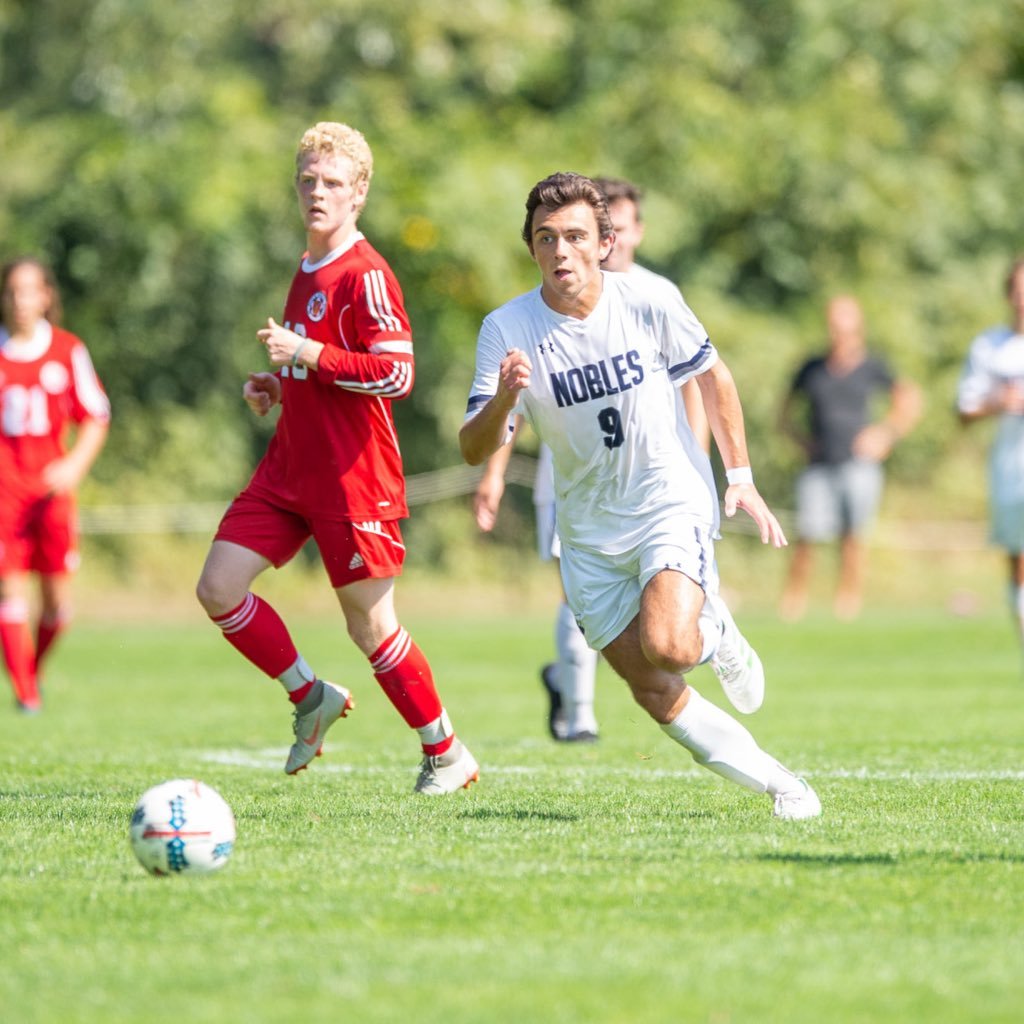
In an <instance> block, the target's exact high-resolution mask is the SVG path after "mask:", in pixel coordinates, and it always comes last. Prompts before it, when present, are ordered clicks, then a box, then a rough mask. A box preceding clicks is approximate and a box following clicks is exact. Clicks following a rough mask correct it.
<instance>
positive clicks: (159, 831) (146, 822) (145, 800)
mask: <svg viewBox="0 0 1024 1024" xmlns="http://www.w3.org/2000/svg"><path fill="white" fill-rule="evenodd" d="M130 835H131V841H132V849H133V850H134V851H135V856H136V857H138V858H139V863H140V864H141V865H142V866H143V867H144V868H145V869H146V870H147V871H148V872H149V873H150V874H151V875H180V874H193V875H199V874H206V873H207V872H209V871H216V870H217V869H218V868H221V867H223V866H224V865H225V864H226V863H227V860H228V857H230V856H231V850H232V848H233V847H234V845H235V816H234V815H233V814H232V813H231V808H230V807H228V805H227V804H226V803H225V802H224V798H223V797H222V796H221V795H220V793H218V792H217V791H216V790H215V789H213V788H212V787H211V786H207V785H206V784H205V783H203V782H199V781H198V779H173V780H172V781H170V782H162V783H161V784H160V785H159V786H153V788H152V789H147V790H146V792H145V793H143V794H142V796H141V797H140V798H139V802H138V803H137V804H136V805H135V811H134V812H133V813H132V823H131V828H130Z"/></svg>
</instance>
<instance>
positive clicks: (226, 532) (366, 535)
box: [214, 491, 405, 589]
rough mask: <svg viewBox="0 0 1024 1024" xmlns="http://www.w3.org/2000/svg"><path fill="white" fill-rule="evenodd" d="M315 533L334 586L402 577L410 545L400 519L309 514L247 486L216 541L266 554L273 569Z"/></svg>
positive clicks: (235, 501) (219, 530)
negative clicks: (368, 519) (365, 519)
mask: <svg viewBox="0 0 1024 1024" xmlns="http://www.w3.org/2000/svg"><path fill="white" fill-rule="evenodd" d="M310 537H312V538H313V539H314V540H315V541H316V546H317V547H318V548H319V549H320V558H321V560H322V561H323V563H324V568H325V569H326V570H327V577H328V579H329V580H330V581H331V586H332V587H334V588H335V589H337V588H339V587H345V586H348V584H350V583H355V582H357V581H358V580H365V579H388V578H390V577H392V576H400V575H401V573H402V563H403V562H404V561H405V545H404V544H403V543H402V531H401V530H400V529H399V526H398V522H397V520H389V521H386V522H372V523H370V522H367V523H349V522H345V521H344V520H338V519H319V518H312V519H306V518H305V517H304V516H301V515H299V514H298V513H297V512H292V511H291V510H290V509H286V508H282V507H281V506H279V505H275V504H274V503H273V502H270V501H267V500H266V499H265V498H262V497H258V496H256V495H254V494H251V493H250V492H249V491H242V493H241V494H239V495H238V497H237V498H235V500H234V501H233V502H232V503H231V504H230V505H229V506H228V509H227V511H226V512H225V513H224V518H223V519H221V521H220V526H219V527H218V528H217V534H216V536H215V537H214V540H226V541H230V542H231V543H232V544H238V545H240V546H241V547H243V548H248V549H249V550H250V551H255V552H256V554H258V555H262V556H263V557H264V558H265V559H267V561H269V562H270V563H271V564H272V565H273V566H274V568H276V569H280V568H281V566H282V565H284V564H285V563H287V562H289V561H291V559H292V558H294V557H295V555H296V554H298V552H299V549H300V548H301V547H302V545H303V544H305V543H306V541H307V540H309V538H310Z"/></svg>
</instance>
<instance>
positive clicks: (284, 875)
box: [0, 602, 1024, 1024]
mask: <svg viewBox="0 0 1024 1024" xmlns="http://www.w3.org/2000/svg"><path fill="white" fill-rule="evenodd" d="M440 603H443V602H440ZM480 608H481V609H484V608H486V602H481V603H480ZM284 610H286V611H287V609H286V608H285V609H284ZM445 619H446V616H445V614H444V609H441V608H439V609H438V612H437V614H436V615H435V614H430V613H428V612H425V611H418V612H416V613H415V614H413V615H408V616H406V624H407V625H408V626H409V627H410V629H411V630H412V631H413V632H414V634H415V635H416V637H417V639H418V641H419V642H420V645H421V646H422V647H423V648H424V649H425V650H426V651H427V653H428V655H429V656H430V658H431V660H432V662H433V664H434V668H435V672H436V675H437V677H438V680H439V685H440V688H441V690H442V694H443V697H444V699H445V702H446V704H447V706H448V708H449V710H450V712H451V714H452V717H453V719H454V721H455V723H456V725H457V727H458V728H459V729H460V731H461V733H462V734H463V736H464V737H465V738H466V740H467V741H468V742H469V743H470V745H471V746H472V749H473V750H474V752H475V753H476V755H477V756H478V758H479V760H480V762H481V765H482V768H483V777H482V780H481V782H480V784H479V785H478V786H476V787H474V789H472V790H471V791H469V792H465V793H459V794H457V795H456V796H455V797H453V798H450V799H444V800H434V801H426V800H422V799H417V798H414V797H413V795H412V794H411V787H412V783H413V781H414V779H415V769H416V763H417V760H418V755H417V747H416V744H415V743H414V742H413V739H412V737H411V736H410V735H409V734H408V732H407V730H406V729H405V727H404V726H403V725H402V723H401V721H400V719H399V718H398V716H397V715H396V714H395V713H394V712H393V711H392V710H391V709H390V706H389V705H387V703H386V702H385V700H384V698H383V697H382V696H381V694H380V693H379V692H378V691H377V689H376V686H375V684H374V683H373V680H372V678H371V677H370V675H369V672H368V670H367V668H366V667H365V663H364V662H362V660H361V659H360V658H359V657H358V656H357V655H356V654H355V652H354V650H353V649H352V648H351V647H350V646H349V645H348V641H347V640H346V639H345V638H344V636H343V631H342V628H341V622H340V617H339V618H338V619H337V620H335V619H333V618H332V619H317V618H314V619H312V620H310V621H307V622H306V623H305V624H303V625H302V626H301V627H297V628H296V633H297V635H298V638H299V641H300V646H301V647H302V649H303V650H304V652H305V653H306V654H307V656H308V657H309V659H310V660H311V661H312V662H313V663H314V665H316V666H319V667H320V669H321V671H323V672H324V673H325V674H327V675H329V676H331V677H333V678H336V679H338V680H340V681H343V682H345V683H347V684H349V685H351V686H352V687H353V689H354V690H355V692H356V696H357V700H358V707H357V709H356V712H355V713H354V714H353V715H352V716H351V717H350V718H349V719H348V720H346V721H345V722H343V723H340V724H339V725H338V726H336V727H335V730H334V731H332V733H331V735H330V738H329V741H328V749H327V750H326V751H325V756H324V757H323V758H322V759H320V760H319V761H318V762H317V764H316V765H315V766H314V767H313V769H311V770H310V771H308V772H305V773H303V774H302V775H301V776H299V777H297V778H295V779H290V778H287V777H285V776H284V774H283V773H282V771H281V767H282V765H283V761H284V756H285V750H286V747H287V745H288V742H289V724H290V720H289V716H288V706H287V704H286V702H285V700H284V697H283V695H282V694H281V693H280V691H279V689H278V688H277V686H276V684H273V683H270V682H268V681H266V680H264V679H261V678H260V677H259V676H258V675H257V674H256V673H255V672H254V671H252V670H250V669H248V668H247V666H246V665H245V664H244V663H243V662H242V661H241V659H239V658H238V657H237V656H236V655H235V654H234V652H232V651H231V650H230V648H229V647H228V646H227V645H226V644H225V643H224V642H223V641H222V640H221V639H220V638H219V636H217V635H216V631H215V630H213V629H212V627H208V626H207V625H206V624H205V623H202V622H201V621H199V617H198V616H196V617H195V620H196V621H195V622H194V624H181V623H179V624H177V625H173V626H171V627H167V628H161V629H158V628H156V627H154V626H152V625H140V624H138V623H132V622H129V621H127V620H126V621H125V622H124V623H123V624H118V623H116V622H111V623H105V624H101V623H99V622H97V621H93V622H89V621H83V622H82V623H81V624H79V625H77V626H76V627H75V629H74V630H73V631H72V632H71V633H70V634H69V635H68V637H67V638H66V640H65V642H64V644H63V646H62V648H61V649H60V650H59V651H58V653H57V655H56V656H55V658H54V661H53V665H52V669H51V671H50V674H49V678H48V683H47V702H48V703H47V709H46V711H45V713H44V714H43V715H41V716H39V717H38V718H34V719H25V718H22V717H20V716H17V715H16V714H15V713H14V711H13V710H8V709H7V708H6V707H3V709H2V710H0V771H2V775H0V1018H2V1019H3V1020H4V1021H12V1022H14V1021H18V1022H37V1021H38V1022H43V1021H46V1022H50V1021H54V1022H57V1021H60V1022H67V1021H74V1022H78V1021H83V1022H84V1021H88V1022H93V1021H95V1022H118V1021H125V1022H128V1021H131V1022H147V1024H148V1022H157V1021H161V1022H162V1021H168V1022H170V1021H180V1020H189V1021H198V1022H207V1021H208V1022H214V1021H216V1022H225V1021H228V1022H234V1021H247V1022H249V1021H253V1022H263V1021H281V1022H292V1021H301V1022H303V1024H306V1022H310V1024H315V1022H319V1021H331V1022H337V1021H341V1022H368V1024H375V1022H407V1021H417V1022H421V1024H425V1022H439V1024H441V1022H443V1024H461V1022H466V1024H470V1022H472V1024H478V1022H480V1024H502V1022H513V1021H514V1022H534V1021H539V1022H553V1024H557V1022H601V1024H604V1022H623V1024H633V1022H644V1024H657V1022H662V1021H665V1022H670V1021H671V1022H694V1021H698V1022H708V1024H736V1022H775V1021H779V1022H786V1024H794V1022H796V1024H799V1022H815V1024H820V1022H823V1021H828V1022H830V1024H836V1022H839V1024H842V1022H889V1021H892V1022H897V1021H898V1022H916V1021H929V1022H946V1021H948V1022H957V1024H961V1022H974V1021H977V1022H985V1024H992V1022H999V1021H1007V1022H1009V1021H1017V1020H1019V1019H1020V1014H1021V1007H1022V1006H1024V980H1022V979H1024V925H1022V921H1024V865H1022V859H1024V810H1022V807H1024V801H1022V785H1024V765H1022V760H1021V723H1022V721H1024V718H1022V714H1021V705H1022V702H1024V679H1022V676H1021V665H1020V657H1019V652H1018V651H1017V649H1016V647H1015V644H1014V641H1013V638H1012V634H1011V630H1010V627H1009V624H1008V623H1007V622H1006V621H1005V620H1004V618H1003V616H1002V615H993V616H988V617H985V618H978V619H955V618H952V617H950V616H947V615H945V614H944V613H943V612H941V611H939V610H928V611H921V612H918V613H915V614H892V613H890V614H883V613H881V612H878V613H874V614H871V615H869V616H867V617H866V618H865V619H864V621H863V622H861V623H858V624H856V625H851V626H839V625H837V624H835V623H833V622H831V621H830V620H828V619H825V618H819V619H812V620H810V621H809V622H808V623H807V624H806V625H802V626H799V627H792V626H790V627H785V626H782V625H781V624H779V623H777V622H776V621H774V619H772V618H770V617H768V616H767V615H763V614H754V613H751V614H741V615H740V619H741V625H742V626H744V628H745V629H746V631H747V633H748V635H749V636H750V638H751V639H752V640H753V641H754V642H755V644H756V645H757V647H758V648H759V650H760V651H761V653H762V656H763V658H764V661H765V664H766V667H767V669H768V676H769V691H768V693H769V696H768V700H767V701H766V704H765V707H764V708H763V709H762V711H761V712H759V713H758V714H757V715H756V716H754V717H753V718H750V719H745V722H746V723H747V724H748V725H749V726H750V728H751V729H752V731H753V732H754V734H755V735H756V736H757V738H758V740H759V741H760V742H761V744H762V746H764V747H765V749H767V750H769V751H771V752H772V753H774V754H775V755H777V756H778V757H779V758H780V759H782V760H784V761H785V762H786V763H788V764H790V765H791V766H792V767H794V768H795V769H798V770H800V771H801V772H805V773H807V774H808V776H809V777H810V778H812V780H813V782H814V784H815V786H816V788H817V789H818V792H819V794H820V795H821V798H822V802H823V804H824V808H825V812H824V816H823V817H822V818H821V819H820V820H818V821H813V822H795V823H783V822H777V821H774V820H773V819H772V818H771V816H770V804H769V802H768V800H767V799H766V798H764V797H755V796H753V795H752V794H749V793H747V792H746V791H744V790H741V789H739V788H737V787H734V786H730V785H729V784H727V783H725V782H723V781H722V780H721V779H719V778H717V777H715V776H713V775H711V774H709V773H707V772H704V771H701V770H699V769H697V768H696V767H694V766H693V764H692V762H690V760H689V758H688V756H687V755H686V754H685V752H684V751H683V750H682V749H681V748H679V747H677V746H675V745H674V744H673V743H671V742H670V741H669V740H668V739H667V738H666V737H665V736H664V735H663V734H662V733H661V732H660V730H658V729H657V727H656V726H655V725H654V724H653V723H651V722H650V721H648V720H646V719H645V718H644V717H643V715H642V714H641V713H640V712H639V711H638V710H637V709H636V708H635V707H634V706H633V705H632V704H631V703H630V702H629V700H628V698H627V696H626V693H625V689H624V687H623V685H622V684H621V683H619V682H618V681H617V680H615V679H614V678H613V677H612V675H611V674H610V672H609V671H608V669H607V667H605V666H602V669H601V677H600V681H599V707H598V711H599V717H600V720H601V723H602V727H603V732H604V738H603V740H602V742H601V743H600V744H598V745H595V746H592V747H585V748H574V747H566V746H556V745H554V744H552V743H550V742H549V741H548V740H547V739H546V738H545V734H544V730H543V709H542V706H541V688H540V686H539V683H538V682H537V680H536V668H537V666H538V665H539V664H540V663H541V662H542V661H543V660H546V659H547V657H548V654H549V649H550V632H551V630H550V625H549V622H548V619H547V616H546V615H545V614H544V613H543V612H541V611H538V612H531V613H529V614H518V615H509V614H507V613H502V614H501V615H498V614H490V615H488V613H487V612H486V611H484V610H481V611H479V612H469V613H463V612H461V611H460V612H459V614H458V615H457V617H454V618H453V620H452V621H450V622H449V621H445ZM693 681H694V683H695V685H697V687H698V688H699V689H700V690H701V691H702V692H703V693H704V694H705V696H707V697H709V698H711V699H713V700H715V701H716V702H718V703H722V698H721V692H720V690H719V688H718V686H717V683H716V682H715V680H714V678H713V677H712V676H711V675H710V674H709V673H706V672H705V670H700V671H698V672H697V673H695V674H694V677H693ZM181 775H195V776H197V777H200V778H202V779H204V780H205V781H207V782H208V783H210V784H212V785H214V786H215V787H216V788H217V789H219V790H220V792H221V793H222V794H223V795H224V796H225V798H226V799H227V800H228V801H229V803H230V804H231V805H232V807H233V808H234V810H235V813H236V817H237V819H238V835H239V838H238V844H237V847H236V850H235V853H234V856H233V858H232V860H231V862H230V863H229V864H228V865H227V867H226V868H225V869H224V870H223V871H222V872H220V873H219V874H217V875H214V876H209V877H205V878H187V877H183V878H173V879H154V878H150V877H149V876H148V875H146V874H144V873H143V871H142V870H141V868H140V867H139V866H138V865H137V864H136V862H135V860H134V858H133V856H132V853H131V851H130V848H129V845H128V839H127V832H128V818H129V815H130V813H131V809H132V807H133V805H134V802H135V799H136V798H137V797H138V795H139V794H140V793H141V792H142V791H143V790H144V789H146V788H147V787H148V786H150V785H153V784H154V783H156V782H160V781H162V780H163V779H166V778H172V777H176V776H181Z"/></svg>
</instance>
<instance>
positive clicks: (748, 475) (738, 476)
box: [725, 466, 754, 487]
mask: <svg viewBox="0 0 1024 1024" xmlns="http://www.w3.org/2000/svg"><path fill="white" fill-rule="evenodd" d="M725 479H726V480H728V481H729V486H730V487H731V486H732V485H733V484H752V483H753V482H754V471H753V470H752V469H751V468H750V467H749V466H733V468H732V469H727V470H726V471H725Z"/></svg>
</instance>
